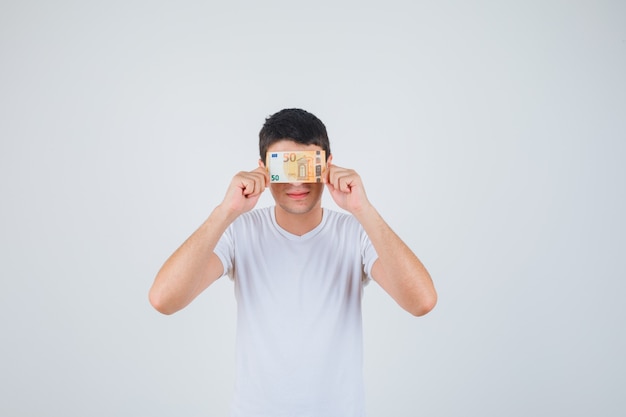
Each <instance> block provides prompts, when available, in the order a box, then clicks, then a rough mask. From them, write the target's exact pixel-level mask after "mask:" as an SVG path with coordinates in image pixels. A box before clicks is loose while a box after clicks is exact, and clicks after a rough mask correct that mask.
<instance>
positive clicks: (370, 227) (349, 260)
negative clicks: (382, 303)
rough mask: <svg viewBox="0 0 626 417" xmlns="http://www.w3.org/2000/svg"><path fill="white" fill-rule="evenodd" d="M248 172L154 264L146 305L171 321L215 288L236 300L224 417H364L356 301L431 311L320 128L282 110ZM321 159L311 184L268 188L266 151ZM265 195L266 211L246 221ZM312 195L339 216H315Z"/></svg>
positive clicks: (404, 258) (407, 254) (429, 298)
mask: <svg viewBox="0 0 626 417" xmlns="http://www.w3.org/2000/svg"><path fill="white" fill-rule="evenodd" d="M259 139H260V140H259V148H260V157H261V159H260V160H259V167H258V168H257V169H255V170H253V171H249V172H240V173H238V174H237V175H235V176H234V178H233V180H232V182H231V183H230V186H229V188H228V190H227V192H226V196H225V197H224V200H223V201H222V203H221V204H219V205H218V206H217V207H216V208H215V209H214V210H213V212H212V213H211V214H210V216H209V217H208V218H207V220H206V221H205V222H204V223H203V224H202V225H201V226H200V227H199V228H198V230H196V231H195V232H194V233H193V234H192V235H191V236H190V237H189V239H187V241H185V242H184V243H183V244H182V246H181V247H180V248H178V250H176V251H175V252H174V254H173V255H172V256H171V257H170V258H169V259H168V260H167V261H166V262H165V264H164V265H163V267H162V268H161V270H160V271H159V273H158V274H157V276H156V278H155V281H154V284H153V286H152V288H151V289H150V302H151V303H152V305H153V306H154V307H155V308H156V309H157V310H158V311H160V312H162V313H164V314H172V313H174V312H176V311H178V310H180V309H182V308H184V307H185V306H186V305H187V304H189V303H190V302H191V301H192V300H193V299H194V298H195V297H196V296H197V295H198V294H200V293H201V292H202V291H203V290H204V289H206V288H207V287H208V286H209V285H211V283H213V282H214V281H215V280H217V279H218V278H220V277H222V276H224V275H229V276H230V277H231V278H232V279H233V280H234V285H235V294H236V298H237V349H236V361H237V362H236V363H237V369H236V385H235V393H234V400H233V405H232V416H233V417H252V416H255V417H258V416H267V417H270V416H271V417H279V416H289V417H298V416H321V417H357V416H359V417H360V416H364V415H365V405H364V403H365V401H364V387H363V373H362V343H363V342H362V327H361V296H362V291H363V286H364V284H365V283H366V282H367V281H368V280H369V279H370V278H372V279H374V280H375V281H376V282H377V283H378V284H380V286H382V287H383V289H384V290H385V291H386V292H387V293H388V294H389V295H390V296H391V297H393V299H394V300H395V301H396V302H397V303H398V304H399V305H400V306H401V307H402V308H404V309H405V310H407V311H408V312H410V313H411V314H414V315H416V316H421V315H424V314H426V313H428V312H429V311H430V310H431V309H432V308H433V307H434V306H435V303H436V300H437V295H436V292H435V289H434V286H433V283H432V280H431V278H430V276H429V274H428V272H427V271H426V269H425V268H424V266H423V265H422V263H421V262H420V261H419V259H418V258H417V257H416V256H415V254H413V252H412V251H411V250H410V249H409V248H408V247H407V246H406V245H405V244H404V243H403V242H402V240H400V238H399V237H398V236H397V235H396V234H395V233H394V232H393V231H392V230H391V229H390V228H389V226H388V225H387V224H386V223H385V221H384V220H383V219H382V218H381V216H380V215H379V214H378V212H377V211H376V210H375V208H374V207H373V206H372V204H371V203H370V202H369V200H368V199H367V196H366V194H365V190H364V188H363V184H362V182H361V178H360V177H359V175H358V174H357V173H356V172H355V171H353V170H351V169H345V168H341V167H339V166H336V165H334V164H333V163H332V156H331V153H330V144H329V141H328V135H327V133H326V127H325V126H324V124H323V123H322V122H321V121H320V120H319V119H318V118H317V117H315V116H314V115H312V114H311V113H308V112H306V111H304V110H300V109H285V110H282V111H279V112H278V113H276V114H274V115H272V116H271V117H269V118H268V119H267V120H266V121H265V124H264V126H263V128H262V129H261V132H260V133H259ZM308 150H324V151H325V154H326V157H327V168H326V170H325V172H324V173H323V174H322V177H323V181H322V182H319V183H270V178H269V175H268V172H267V169H266V167H265V157H266V153H267V152H268V151H271V152H281V151H308ZM267 187H269V189H270V191H271V193H272V196H273V198H274V200H275V202H276V205H275V206H274V207H267V208H260V209H255V210H252V209H253V208H254V206H255V205H256V203H257V201H258V199H259V197H260V195H261V193H263V191H265V189H266V188H267ZM324 188H326V189H327V190H328V192H329V193H330V195H331V196H332V198H333V200H334V201H335V202H336V203H337V205H338V206H339V207H341V208H342V209H344V210H346V211H347V212H349V213H350V214H346V213H339V212H336V211H331V210H328V209H324V208H322V205H321V198H322V193H323V190H324Z"/></svg>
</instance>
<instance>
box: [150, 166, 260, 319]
mask: <svg viewBox="0 0 626 417" xmlns="http://www.w3.org/2000/svg"><path fill="white" fill-rule="evenodd" d="M268 183H269V179H268V178H267V172H266V171H265V169H263V168H257V169H255V170H254V171H250V172H240V173H239V174H237V175H235V177H234V178H233V180H232V181H231V184H230V186H229V188H228V191H227V192H226V197H225V198H224V201H223V202H222V203H221V204H220V205H219V206H217V207H216V208H215V209H214V210H213V212H212V213H211V215H210V216H209V217H208V218H207V220H206V221H205V222H204V223H203V224H202V225H201V226H200V227H199V228H198V229H197V230H196V231H195V232H194V233H193V234H192V235H191V236H190V237H189V238H188V239H187V240H186V241H185V242H184V243H183V244H182V245H181V246H180V247H179V248H178V249H177V250H176V251H175V252H174V253H173V254H172V255H171V256H170V257H169V258H168V259H167V261H165V264H163V266H162V267H161V269H160V270H159V272H158V274H157V276H156V278H155V279H154V283H153V284H152V287H151V288H150V293H149V299H150V304H152V306H153V307H154V308H155V309H157V310H158V311H159V312H161V313H163V314H173V313H175V312H177V311H178V310H181V309H182V308H184V307H186V306H187V305H188V304H189V303H190V302H191V301H192V300H193V299H194V298H196V297H197V296H198V295H199V294H200V293H201V292H202V291H204V290H205V289H206V288H207V287H208V286H209V285H211V284H212V283H213V282H215V280H217V279H218V278H219V277H220V276H222V274H223V272H224V267H223V266H222V262H221V261H220V259H219V258H218V257H217V255H216V254H215V253H214V252H213V250H214V249H215V246H216V245H217V242H218V241H219V239H220V237H221V236H222V234H224V231H226V229H227V228H228V226H229V225H230V224H231V223H232V222H233V221H234V220H235V219H236V218H237V217H239V215H241V214H242V213H245V212H246V211H249V210H251V209H252V208H253V207H254V206H255V205H256V203H257V201H258V199H259V197H260V196H261V193H262V192H263V191H264V190H265V188H266V186H267V184H268Z"/></svg>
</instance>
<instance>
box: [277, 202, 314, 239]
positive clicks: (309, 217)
mask: <svg viewBox="0 0 626 417" xmlns="http://www.w3.org/2000/svg"><path fill="white" fill-rule="evenodd" d="M274 210H275V211H274V213H275V214H276V223H278V225H279V226H280V227H282V228H283V229H284V230H286V231H287V232H289V233H291V234H293V235H296V236H302V235H304V234H306V233H308V232H310V231H311V230H313V229H315V228H316V227H317V226H318V225H319V224H320V223H321V222H322V216H323V215H324V209H322V206H321V205H320V206H317V207H315V208H313V209H312V210H311V211H309V212H307V213H289V212H287V211H285V210H283V209H282V208H281V207H279V206H276V207H275V208H274Z"/></svg>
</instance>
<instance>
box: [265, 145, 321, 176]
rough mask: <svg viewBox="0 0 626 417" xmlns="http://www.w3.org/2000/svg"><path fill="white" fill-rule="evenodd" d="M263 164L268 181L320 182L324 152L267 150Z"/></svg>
mask: <svg viewBox="0 0 626 417" xmlns="http://www.w3.org/2000/svg"><path fill="white" fill-rule="evenodd" d="M265 166H266V167H267V169H268V171H269V175H270V182H321V181H322V173H323V172H324V170H325V169H326V152H325V151H280V152H268V153H267V156H266V163H265Z"/></svg>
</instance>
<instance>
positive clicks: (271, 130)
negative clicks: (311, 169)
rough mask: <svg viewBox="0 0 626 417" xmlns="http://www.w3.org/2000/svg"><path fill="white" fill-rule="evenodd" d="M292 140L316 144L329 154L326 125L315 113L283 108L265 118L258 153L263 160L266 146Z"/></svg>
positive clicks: (327, 155) (305, 143)
mask: <svg viewBox="0 0 626 417" xmlns="http://www.w3.org/2000/svg"><path fill="white" fill-rule="evenodd" d="M284 139H287V140H292V141H294V142H296V143H301V144H303V145H318V146H320V147H321V148H322V149H323V150H325V151H326V159H328V157H329V156H330V142H329V141H328V133H326V126H324V123H322V121H321V120H320V119H318V118H317V117H315V115H313V114H311V113H309V112H307V111H305V110H302V109H284V110H281V111H279V112H277V113H274V114H273V115H271V116H270V117H268V118H267V119H265V124H264V125H263V127H262V128H261V131H260V132H259V154H260V155H261V160H262V161H265V155H266V154H267V148H269V147H270V145H272V144H273V143H275V142H278V141H281V140H284Z"/></svg>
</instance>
